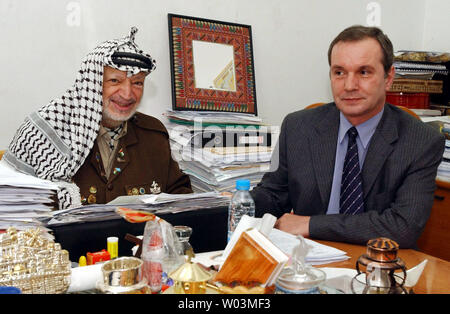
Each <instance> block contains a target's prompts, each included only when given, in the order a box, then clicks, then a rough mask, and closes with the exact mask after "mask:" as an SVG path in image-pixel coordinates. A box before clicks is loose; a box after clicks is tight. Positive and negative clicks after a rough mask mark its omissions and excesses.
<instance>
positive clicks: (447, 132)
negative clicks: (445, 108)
mask: <svg viewBox="0 0 450 314" xmlns="http://www.w3.org/2000/svg"><path fill="white" fill-rule="evenodd" d="M421 120H422V121H423V122H426V123H428V124H430V125H431V126H433V127H435V128H436V129H438V130H439V131H440V132H442V134H444V136H445V138H446V140H445V149H444V154H443V156H442V161H441V163H440V164H439V167H438V169H437V174H436V179H437V180H440V181H445V182H450V116H440V117H421Z"/></svg>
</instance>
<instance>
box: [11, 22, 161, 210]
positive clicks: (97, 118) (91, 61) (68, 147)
mask: <svg viewBox="0 0 450 314" xmlns="http://www.w3.org/2000/svg"><path fill="white" fill-rule="evenodd" d="M136 32H137V28H135V27H133V28H131V32H130V35H128V36H126V37H124V38H121V39H115V40H109V41H106V42H104V43H102V44H100V45H99V46H97V47H96V48H95V49H94V50H93V51H92V52H91V53H89V54H88V55H87V56H86V57H85V59H84V60H83V61H82V63H81V69H80V70H79V71H78V74H77V77H76V80H75V83H74V85H73V86H72V87H71V88H70V89H68V90H67V91H66V92H65V93H64V95H63V96H62V97H61V98H56V99H54V100H52V101H51V102H50V103H49V104H47V105H44V106H43V107H41V108H40V109H39V110H38V111H36V112H33V113H31V114H30V115H29V116H28V117H27V118H26V119H25V121H24V122H23V124H22V125H21V126H20V128H19V129H18V130H17V132H16V134H15V136H14V138H13V140H12V141H11V143H10V145H9V147H8V150H7V151H6V152H5V154H4V156H3V159H4V160H5V161H6V162H7V163H8V164H9V165H11V166H12V167H14V168H15V169H16V170H18V171H20V172H23V173H26V174H29V175H33V176H36V177H39V178H41V179H46V180H50V181H53V182H57V183H58V185H59V186H60V190H59V191H58V200H59V207H60V209H65V208H70V207H75V206H80V205H81V202H80V196H79V189H78V187H77V186H76V185H75V184H73V183H72V177H73V176H74V175H75V174H76V172H77V171H78V169H79V168H80V167H81V166H82V165H83V163H84V161H85V159H86V158H87V156H88V155H89V152H90V151H91V149H92V147H93V145H94V142H95V140H96V138H97V135H98V131H99V128H100V123H101V120H102V104H103V101H102V86H103V68H104V67H105V66H110V67H113V68H115V69H118V70H121V71H126V72H127V75H128V76H131V75H135V74H137V73H139V72H141V71H143V72H146V73H150V72H151V71H153V70H154V69H155V67H156V63H155V61H154V60H153V59H152V58H151V56H150V55H148V54H146V53H144V52H143V51H142V50H141V49H139V48H138V46H137V45H136V44H135V42H134V39H135V34H136Z"/></svg>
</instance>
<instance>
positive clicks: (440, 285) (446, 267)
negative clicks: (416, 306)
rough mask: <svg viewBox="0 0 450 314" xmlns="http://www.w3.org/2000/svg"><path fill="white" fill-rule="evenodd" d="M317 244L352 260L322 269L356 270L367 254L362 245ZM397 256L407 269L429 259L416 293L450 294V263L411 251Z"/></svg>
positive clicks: (402, 251)
mask: <svg viewBox="0 0 450 314" xmlns="http://www.w3.org/2000/svg"><path fill="white" fill-rule="evenodd" d="M316 241H317V240H316ZM317 242H319V243H322V244H325V245H329V246H332V247H335V248H337V249H340V250H343V251H345V252H347V255H348V256H349V257H350V259H348V260H346V261H341V262H335V263H330V264H326V265H321V266H320V267H343V268H351V269H355V266H356V261H357V260H358V257H359V256H361V255H362V254H365V253H366V247H365V246H362V245H354V244H348V243H340V242H330V241H317ZM397 256H398V257H400V258H401V259H402V260H403V261H404V262H405V264H406V268H407V269H409V268H412V267H414V266H416V265H417V264H419V263H420V262H422V261H423V260H425V259H428V263H427V265H426V266H425V269H424V271H423V273H422V276H421V277H420V279H419V281H418V282H417V285H416V286H415V287H414V292H415V293H417V294H441V293H450V276H449V275H450V262H447V261H445V260H442V259H440V258H436V257H433V256H431V255H427V254H425V253H422V252H419V251H416V250H411V249H403V250H402V249H400V250H399V252H398V255H397Z"/></svg>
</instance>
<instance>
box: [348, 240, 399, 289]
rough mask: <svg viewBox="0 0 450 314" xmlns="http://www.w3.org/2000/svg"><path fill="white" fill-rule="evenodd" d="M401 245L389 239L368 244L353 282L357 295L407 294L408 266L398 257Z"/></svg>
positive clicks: (357, 266)
mask: <svg viewBox="0 0 450 314" xmlns="http://www.w3.org/2000/svg"><path fill="white" fill-rule="evenodd" d="M398 249H399V245H398V244H397V242H395V241H393V240H391V239H388V238H376V239H372V240H369V241H368V242H367V251H366V253H367V254H363V255H361V256H360V257H359V258H358V260H357V261H356V271H357V272H358V273H357V275H356V276H355V277H354V278H353V279H352V281H351V290H352V292H353V293H356V294H402V293H404V294H407V290H406V289H405V288H404V283H405V280H406V266H405V263H404V262H403V260H402V259H401V258H400V257H398V256H397V252H398Z"/></svg>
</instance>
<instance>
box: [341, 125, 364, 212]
mask: <svg viewBox="0 0 450 314" xmlns="http://www.w3.org/2000/svg"><path fill="white" fill-rule="evenodd" d="M347 134H348V148H347V154H346V155H345V161H344V168H343V170H342V182H341V197H340V201H339V205H340V210H339V213H341V214H349V215H354V214H358V213H362V212H363V211H364V201H363V189H362V177H361V170H360V168H359V157H358V145H356V137H357V136H358V131H357V130H356V128H355V127H352V128H350V129H349V130H348V132H347Z"/></svg>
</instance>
